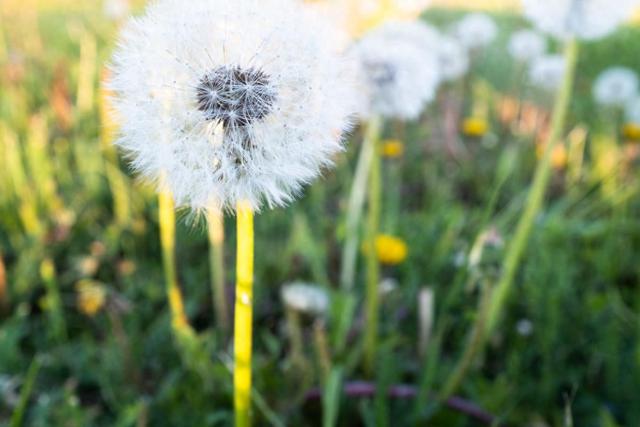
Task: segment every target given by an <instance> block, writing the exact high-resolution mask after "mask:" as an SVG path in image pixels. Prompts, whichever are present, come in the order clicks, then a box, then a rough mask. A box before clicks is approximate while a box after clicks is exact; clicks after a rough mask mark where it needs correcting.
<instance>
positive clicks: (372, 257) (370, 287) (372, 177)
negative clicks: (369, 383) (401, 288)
mask: <svg viewBox="0 0 640 427" xmlns="http://www.w3.org/2000/svg"><path fill="white" fill-rule="evenodd" d="M372 141H373V142H372V145H373V146H372V152H373V155H372V158H371V170H370V172H369V206H368V212H367V213H368V216H367V238H366V245H367V251H366V254H367V257H366V258H367V259H366V267H367V268H366V290H365V320H366V323H365V329H364V330H365V335H364V345H365V369H366V371H367V372H368V373H369V374H371V373H372V372H373V370H374V368H375V359H376V352H377V347H378V314H379V311H380V293H379V290H378V287H379V283H380V264H379V261H378V256H377V252H376V237H377V235H378V233H379V229H380V216H381V210H382V202H381V198H382V164H381V163H382V161H381V158H380V149H379V148H380V147H379V139H378V138H375V139H373V140H372Z"/></svg>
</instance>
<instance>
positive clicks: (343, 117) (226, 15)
mask: <svg viewBox="0 0 640 427" xmlns="http://www.w3.org/2000/svg"><path fill="white" fill-rule="evenodd" d="M331 28H332V27H331V25H330V23H327V22H325V21H324V20H323V19H321V18H320V17H319V16H317V15H313V14H311V12H310V10H308V9H306V8H305V6H304V5H302V4H299V3H298V2H296V1H294V0H235V1H233V2H229V1H226V0H190V1H189V4H188V7H187V6H185V3H184V2H183V1H182V0H159V1H157V2H155V3H153V5H152V6H150V7H149V8H148V9H147V12H146V14H145V15H144V16H143V17H141V18H134V19H132V20H131V22H130V23H129V25H127V26H126V27H125V29H124V31H123V34H122V37H121V40H120V43H119V45H118V48H117V50H116V53H115V55H114V60H113V64H112V73H113V77H112V81H111V84H110V86H111V88H112V90H113V91H114V106H115V110H116V114H117V116H118V117H117V118H118V119H119V121H120V125H121V134H122V135H121V137H120V139H119V140H118V141H117V144H118V145H119V146H120V147H121V148H122V149H124V150H125V151H126V152H127V153H128V155H129V157H130V159H131V163H132V166H133V168H134V169H135V170H136V171H138V172H139V173H140V174H141V175H142V176H143V177H144V178H146V179H147V180H150V181H152V182H154V183H155V184H156V185H157V186H158V189H159V190H168V191H171V193H172V194H173V196H174V198H175V200H176V204H177V205H178V206H186V207H190V208H193V209H195V210H203V209H207V208H211V207H212V206H214V207H219V208H223V209H226V210H229V211H233V209H234V208H235V206H236V204H237V203H238V202H240V201H244V202H247V203H249V204H250V205H251V207H252V208H253V209H254V210H258V209H259V208H260V207H261V206H262V205H264V204H266V205H267V206H269V207H274V206H283V205H285V204H287V203H288V202H290V201H291V200H293V198H294V197H295V196H296V195H297V194H298V193H299V192H300V191H301V189H302V187H303V186H304V185H305V184H308V183H310V182H311V181H312V180H313V179H314V178H316V177H317V176H318V175H319V173H320V171H321V169H322V168H323V167H325V166H328V165H330V164H331V158H332V156H333V155H334V154H335V153H337V152H339V151H341V150H342V148H343V147H342V132H343V131H344V130H345V129H346V128H348V126H349V122H350V118H351V115H352V112H354V111H355V108H356V106H355V101H354V99H356V96H355V84H354V82H355V72H354V73H353V74H352V67H350V66H349V65H348V62H347V61H346V59H345V58H343V56H342V55H340V54H338V53H337V51H338V49H337V46H336V44H334V42H333V40H334V39H333V34H334V33H333V31H332V30H331ZM352 77H353V78H352Z"/></svg>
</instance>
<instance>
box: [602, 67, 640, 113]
mask: <svg viewBox="0 0 640 427" xmlns="http://www.w3.org/2000/svg"><path fill="white" fill-rule="evenodd" d="M638 85H639V83H638V75H637V74H636V73H635V72H634V71H633V70H631V69H629V68H626V67H611V68H609V69H607V70H605V71H603V72H602V73H601V74H600V75H599V76H598V78H597V79H596V81H595V83H594V84H593V97H594V99H595V100H596V102H597V103H599V104H600V105H604V106H614V107H620V108H624V107H625V105H626V104H627V103H629V102H630V101H631V99H632V98H633V97H635V96H636V95H637V94H638Z"/></svg>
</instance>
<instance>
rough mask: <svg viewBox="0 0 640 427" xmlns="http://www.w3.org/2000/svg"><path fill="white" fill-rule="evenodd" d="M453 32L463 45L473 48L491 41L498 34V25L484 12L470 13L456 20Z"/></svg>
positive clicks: (480, 46)
mask: <svg viewBox="0 0 640 427" xmlns="http://www.w3.org/2000/svg"><path fill="white" fill-rule="evenodd" d="M453 34H454V35H455V37H456V38H457V39H458V41H459V42H460V43H461V44H462V45H463V46H464V47H466V48H467V49H469V50H474V49H479V48H482V47H485V46H487V45H489V44H490V43H491V42H493V40H494V39H495V38H496V36H497V35H498V26H497V25H496V23H495V21H494V20H493V19H492V18H491V17H490V16H489V15H487V14H485V13H470V14H468V15H466V16H465V17H463V18H462V19H461V20H460V21H458V23H457V24H456V25H455V26H454V28H453Z"/></svg>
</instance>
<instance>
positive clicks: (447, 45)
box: [437, 35, 469, 81]
mask: <svg viewBox="0 0 640 427" xmlns="http://www.w3.org/2000/svg"><path fill="white" fill-rule="evenodd" d="M437 55H438V62H439V63H440V77H441V78H442V80H445V81H453V80H457V79H459V78H460V77H462V76H463V75H465V74H466V73H467V71H468V70H469V55H468V54H467V51H466V49H465V48H464V47H463V46H462V45H461V44H460V43H458V42H457V41H456V40H455V39H454V38H451V37H448V36H444V35H442V36H440V42H439V44H438V51H437Z"/></svg>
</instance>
